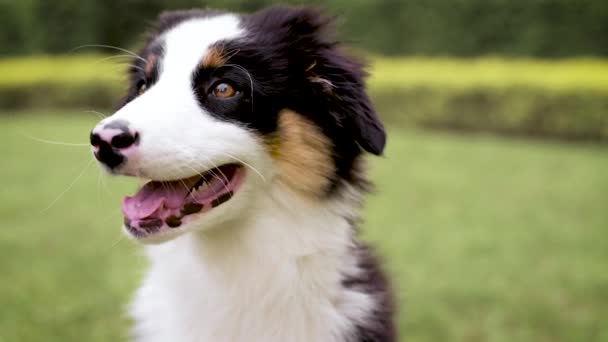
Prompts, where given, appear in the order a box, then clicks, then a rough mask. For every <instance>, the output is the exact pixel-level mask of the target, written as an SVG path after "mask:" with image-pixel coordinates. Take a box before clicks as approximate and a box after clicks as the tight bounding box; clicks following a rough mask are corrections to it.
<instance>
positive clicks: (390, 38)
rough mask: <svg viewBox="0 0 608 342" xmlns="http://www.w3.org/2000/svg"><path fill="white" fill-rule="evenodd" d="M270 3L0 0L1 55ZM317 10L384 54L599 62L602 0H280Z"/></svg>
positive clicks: (119, 40) (60, 48)
mask: <svg viewBox="0 0 608 342" xmlns="http://www.w3.org/2000/svg"><path fill="white" fill-rule="evenodd" d="M276 3H277V1H275V0H104V1H96V0H60V1H51V0H19V1H14V0H0V22H2V24H3V26H2V34H0V55H15V54H28V53H60V54H62V53H67V52H68V51H70V50H71V49H73V48H75V47H77V46H80V45H83V44H110V45H117V46H122V47H131V46H133V44H136V42H138V41H140V38H141V33H143V32H144V31H145V30H146V29H147V28H148V25H149V23H150V22H151V21H153V20H154V19H155V18H156V16H157V15H158V13H160V12H161V11H163V10H168V9H176V8H192V7H203V8H204V7H213V8H220V9H227V10H231V11H244V12H250V11H253V10H256V9H259V8H261V7H264V6H268V5H271V4H276ZM281 3H286V4H293V5H303V4H308V5H320V6H323V7H325V8H327V11H328V12H329V13H332V14H335V15H337V16H338V17H339V18H340V19H339V24H340V25H338V26H339V30H340V35H341V37H342V38H343V39H345V40H347V41H349V42H351V43H352V44H353V45H355V46H357V47H358V48H362V49H365V50H367V51H373V52H375V53H379V54H383V55H389V54H390V55H406V54H407V55H432V56H446V55H450V56H479V55H487V54H500V55H505V56H536V57H572V56H608V44H606V37H607V36H608V1H606V0H576V1H574V0H526V1H524V0H518V1H513V0H424V1H420V0H377V1H353V0H282V1H281Z"/></svg>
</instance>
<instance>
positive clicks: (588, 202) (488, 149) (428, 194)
mask: <svg viewBox="0 0 608 342" xmlns="http://www.w3.org/2000/svg"><path fill="white" fill-rule="evenodd" d="M97 120H98V118H96V117H95V115H94V114H86V113H62V114H59V113H32V114H29V115H19V116H11V115H9V114H8V113H5V114H3V115H2V116H0V155H1V156H2V166H1V167H0V179H2V185H1V188H2V190H1V191H0V217H1V223H0V225H1V226H0V277H1V279H0V342H22V341H47V342H48V341H62V342H69V341H88V342H96V341H125V340H126V338H127V337H128V325H129V322H128V320H127V318H126V317H125V316H124V315H123V312H124V308H125V305H126V304H127V303H128V298H129V295H130V293H131V292H132V291H133V289H134V288H135V286H136V285H137V282H138V279H139V278H140V276H141V274H142V270H143V267H144V266H145V260H144V259H143V258H142V257H141V256H140V255H139V248H138V246H136V245H135V244H133V243H132V242H130V241H128V240H126V239H125V238H122V237H121V236H122V235H121V233H120V230H119V225H120V221H121V217H120V214H119V210H118V207H119V200H120V198H121V196H122V195H123V194H125V193H126V192H130V191H132V188H133V187H134V184H133V182H131V181H129V180H125V179H119V178H108V177H101V176H100V172H99V171H98V170H97V168H96V166H95V165H94V164H92V163H90V160H91V158H90V156H89V153H88V147H86V146H85V145H83V146H61V145H53V144H47V143H42V142H39V141H36V140H34V139H33V138H32V137H35V138H38V139H50V140H61V141H65V142H73V143H82V144H86V140H87V135H88V131H89V129H90V128H91V127H92V126H93V124H94V123H95V122H96V121H97ZM83 170H84V171H83ZM371 171H372V174H373V178H374V179H375V180H376V181H377V184H378V192H377V193H376V194H375V195H374V196H372V197H371V198H370V199H369V201H368V206H367V210H366V213H365V214H366V215H365V218H366V224H365V227H364V231H365V233H364V236H365V238H366V239H367V240H368V241H371V242H372V243H373V244H374V245H376V246H377V247H378V248H379V250H380V252H381V254H382V255H383V257H384V259H385V260H386V262H387V263H388V269H389V270H390V272H391V274H392V277H393V279H394V282H395V284H394V286H395V288H396V289H397V292H398V296H399V305H400V307H401V312H402V313H401V315H400V317H399V327H400V330H401V336H402V337H403V338H404V339H407V340H408V341H496V342H499V341H534V342H537V341H547V342H549V341H582V342H583V341H584V342H587V341H608V328H607V325H606V321H605V320H606V317H608V272H607V269H608V210H607V208H608V207H607V204H606V194H607V192H608V148H607V147H606V146H603V147H601V146H595V145H584V144H580V145H568V144H557V143H544V142H539V141H527V140H517V139H509V140H507V139H499V138H495V137H490V136H482V135H477V136H457V135H449V134H437V133H423V132H418V131H412V130H393V131H392V132H391V134H390V139H389V145H388V150H387V151H386V156H385V157H384V158H379V159H375V160H374V161H373V163H372V170H371ZM80 176H81V177H80ZM74 179H76V180H75V181H74ZM68 188H69V190H67V191H66V189H68ZM277 324H280V323H279V322H277Z"/></svg>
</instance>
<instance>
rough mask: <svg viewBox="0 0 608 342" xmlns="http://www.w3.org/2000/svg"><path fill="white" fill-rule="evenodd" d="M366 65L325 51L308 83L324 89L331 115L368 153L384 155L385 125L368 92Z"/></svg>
mask: <svg viewBox="0 0 608 342" xmlns="http://www.w3.org/2000/svg"><path fill="white" fill-rule="evenodd" d="M366 75H367V74H366V73H365V72H364V71H363V64H362V63H360V62H358V61H356V60H355V59H353V58H352V57H348V56H346V55H345V54H343V53H342V52H341V51H340V50H339V49H338V48H336V47H333V48H330V49H326V50H324V51H321V53H320V54H319V56H318V58H317V60H315V61H314V62H313V64H312V65H311V67H310V69H309V70H308V80H309V81H310V82H312V83H313V86H316V87H320V88H321V91H322V92H323V94H324V96H325V98H326V100H327V101H328V105H329V108H330V113H332V115H334V116H335V117H336V120H337V121H338V123H339V124H341V125H342V126H343V127H344V128H345V129H346V130H347V132H348V133H350V134H352V136H353V137H354V138H355V140H356V142H357V143H358V144H359V146H361V148H363V149H364V150H365V151H367V152H370V153H373V154H375V155H381V154H382V151H383V150H384V145H385V144H386V133H385V130H384V125H383V124H382V122H381V121H380V119H379V118H378V115H377V114H376V111H375V110H374V107H373V105H372V103H371V100H370V98H369V96H368V95H367V93H366V91H365V83H364V81H363V80H364V78H365V76H366Z"/></svg>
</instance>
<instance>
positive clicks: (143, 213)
mask: <svg viewBox="0 0 608 342" xmlns="http://www.w3.org/2000/svg"><path fill="white" fill-rule="evenodd" d="M188 191H189V189H188V188H187V187H186V186H185V185H184V184H183V183H182V182H180V181H175V182H163V183H161V182H149V183H147V184H146V185H144V186H143V188H141V189H140V190H139V191H138V192H137V193H136V194H135V196H133V197H129V196H127V197H125V199H124V200H123V201H122V213H123V214H124V215H125V218H127V219H129V220H140V219H143V218H146V217H149V216H151V215H152V214H154V213H155V212H156V211H158V210H159V209H161V208H163V207H164V208H171V209H178V208H181V207H182V206H183V204H184V202H185V200H186V196H187V195H188Z"/></svg>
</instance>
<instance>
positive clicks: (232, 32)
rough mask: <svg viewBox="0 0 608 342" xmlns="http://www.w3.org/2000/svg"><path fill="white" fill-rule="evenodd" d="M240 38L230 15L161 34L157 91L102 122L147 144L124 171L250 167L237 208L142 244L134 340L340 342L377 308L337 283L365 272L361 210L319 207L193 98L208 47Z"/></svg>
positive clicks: (245, 137) (242, 133)
mask: <svg viewBox="0 0 608 342" xmlns="http://www.w3.org/2000/svg"><path fill="white" fill-rule="evenodd" d="M244 35H245V32H243V30H242V29H241V28H239V22H238V18H237V17H235V16H231V15H224V16H220V17H214V18H205V19H196V20H191V21H188V22H186V23H183V24H180V25H179V26H177V27H175V28H173V29H172V30H170V31H169V32H168V33H166V34H165V35H164V36H162V37H160V39H162V40H164V43H165V51H166V56H165V57H164V58H163V59H162V61H161V66H162V68H161V72H160V78H159V81H158V82H157V83H156V85H154V86H153V87H151V88H150V89H149V90H148V91H147V92H146V93H144V94H143V95H142V96H140V97H138V98H137V99H135V100H134V101H132V102H131V103H129V104H128V105H126V106H125V107H124V108H122V109H121V110H120V111H118V112H117V113H116V114H115V115H113V116H112V117H111V118H108V119H106V120H105V122H102V125H103V124H104V123H106V122H109V121H111V120H114V119H124V120H127V121H129V123H130V124H131V126H132V127H131V128H133V129H135V130H137V131H138V132H139V134H140V135H141V143H140V146H139V147H138V149H139V150H138V152H137V155H136V156H133V157H132V158H129V162H128V164H127V165H125V167H124V168H123V169H122V170H121V172H122V173H124V174H130V175H138V176H141V177H146V178H151V179H155V180H172V179H178V178H185V177H189V176H191V175H193V174H196V173H197V172H202V171H205V170H207V169H210V168H212V167H215V166H218V165H219V164H223V163H227V162H234V161H242V162H245V163H247V165H248V166H249V170H247V171H248V172H247V174H246V178H245V183H244V185H243V186H242V188H241V189H240V190H239V191H237V193H236V194H235V196H234V197H233V198H232V199H231V200H230V201H228V202H226V203H225V204H223V205H221V206H219V207H217V208H215V209H213V210H211V211H210V212H208V213H204V214H199V215H192V216H193V217H194V220H192V222H190V223H188V224H185V225H183V226H182V227H180V228H178V229H176V230H172V232H176V233H172V235H171V236H165V237H163V239H162V241H164V243H163V244H159V245H149V246H146V247H145V251H146V254H147V255H148V257H149V260H150V269H149V271H148V273H147V275H146V277H145V279H144V281H143V284H142V286H141V287H140V289H139V290H138V291H137V295H136V298H135V300H134V302H133V305H132V309H131V313H132V315H133V317H134V319H135V329H134V335H135V336H134V338H135V339H136V340H137V341H141V342H168V341H171V342H172V341H176V342H195V341H196V342H199V341H214V342H239V341H243V342H245V341H247V342H256V341H260V342H262V341H264V342H273V341H276V342H279V341H280V342H287V341H293V342H298V341H302V342H304V341H307V342H308V341H323V342H331V341H342V342H343V341H349V340H350V339H351V338H353V337H352V336H351V335H352V334H353V333H354V328H355V324H358V323H361V322H364V321H365V318H366V317H367V316H368V315H369V313H370V312H371V309H372V307H373V300H372V298H371V297H370V296H369V295H367V294H365V293H361V292H355V291H351V290H347V289H344V287H343V286H342V285H341V278H342V277H343V276H344V275H346V274H354V273H356V272H357V269H356V267H355V265H354V263H355V260H354V258H353V257H352V255H350V247H351V243H352V236H351V234H352V233H353V232H352V227H351V226H350V224H349V222H348V221H347V219H346V218H347V217H352V216H353V211H354V210H356V206H357V203H356V201H353V200H349V199H348V198H349V196H346V195H345V198H346V199H345V198H342V199H341V200H336V201H335V203H330V202H322V201H320V200H312V199H309V198H307V197H304V196H301V195H298V194H296V193H294V192H291V191H290V190H289V189H286V188H284V187H283V186H281V185H279V184H280V183H279V182H276V181H275V168H274V166H273V162H272V159H271V158H270V156H269V155H268V153H267V152H266V150H265V148H264V147H263V145H262V143H261V142H260V141H259V139H258V138H257V137H256V136H255V134H253V133H251V132H249V131H248V130H246V129H243V128H241V127H239V126H238V125H235V124H231V123H227V122H222V121H219V120H217V119H214V118H213V117H212V116H211V115H209V113H206V112H205V110H204V109H202V108H201V107H200V106H199V105H198V103H197V101H196V98H195V96H194V93H193V91H192V89H191V81H190V80H191V75H192V73H193V70H195V69H196V67H197V65H198V63H199V61H200V60H201V58H202V57H203V56H204V54H205V53H206V51H207V49H208V47H209V46H210V45H211V44H213V43H214V42H216V41H218V40H223V39H236V38H239V37H243V36H244ZM235 159H236V160H235ZM254 169H255V171H254ZM347 191H354V190H352V189H347ZM350 197H352V196H350ZM185 233H187V234H185ZM178 235H181V236H178ZM153 242H159V241H153Z"/></svg>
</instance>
